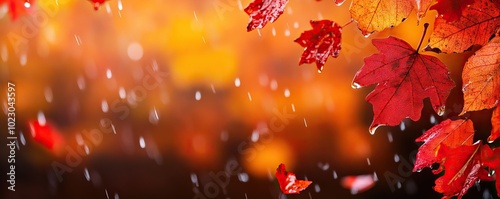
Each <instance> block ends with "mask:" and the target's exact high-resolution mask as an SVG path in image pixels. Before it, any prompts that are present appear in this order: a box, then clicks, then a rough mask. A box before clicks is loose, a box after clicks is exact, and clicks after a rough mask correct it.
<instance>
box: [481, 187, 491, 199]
mask: <svg viewBox="0 0 500 199" xmlns="http://www.w3.org/2000/svg"><path fill="white" fill-rule="evenodd" d="M492 198H493V196H492V195H491V193H490V190H488V189H484V191H483V199H492Z"/></svg>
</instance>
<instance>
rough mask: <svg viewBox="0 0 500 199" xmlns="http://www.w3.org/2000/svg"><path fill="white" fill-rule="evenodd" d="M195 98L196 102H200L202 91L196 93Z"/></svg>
mask: <svg viewBox="0 0 500 199" xmlns="http://www.w3.org/2000/svg"><path fill="white" fill-rule="evenodd" d="M194 98H195V99H196V101H200V100H201V93H200V91H196V93H195V94H194Z"/></svg>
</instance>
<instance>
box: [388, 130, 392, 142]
mask: <svg viewBox="0 0 500 199" xmlns="http://www.w3.org/2000/svg"><path fill="white" fill-rule="evenodd" d="M387 139H388V140H389V142H390V143H392V141H393V138H392V133H391V132H387Z"/></svg>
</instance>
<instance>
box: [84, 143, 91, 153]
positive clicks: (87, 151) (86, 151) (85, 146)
mask: <svg viewBox="0 0 500 199" xmlns="http://www.w3.org/2000/svg"><path fill="white" fill-rule="evenodd" d="M83 150H85V153H86V154H87V155H89V154H90V149H89V146H87V145H83Z"/></svg>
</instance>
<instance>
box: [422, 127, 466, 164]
mask: <svg viewBox="0 0 500 199" xmlns="http://www.w3.org/2000/svg"><path fill="white" fill-rule="evenodd" d="M473 138H474V126H473V124H472V121H471V120H455V121H452V120H450V119H447V120H444V121H442V122H441V123H439V124H437V125H435V126H433V127H432V128H431V129H429V130H427V131H426V132H425V133H424V134H422V136H420V137H419V138H417V139H416V140H415V141H416V142H424V144H422V146H420V148H419V149H418V153H417V158H416V160H415V165H414V167H413V172H415V171H418V170H421V169H423V168H425V167H431V166H432V164H434V163H436V162H437V163H441V160H442V158H443V156H442V155H441V154H439V153H438V151H439V148H440V146H441V145H442V144H444V145H446V146H448V147H451V148H454V147H458V146H462V145H467V146H471V145H472V139H473Z"/></svg>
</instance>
